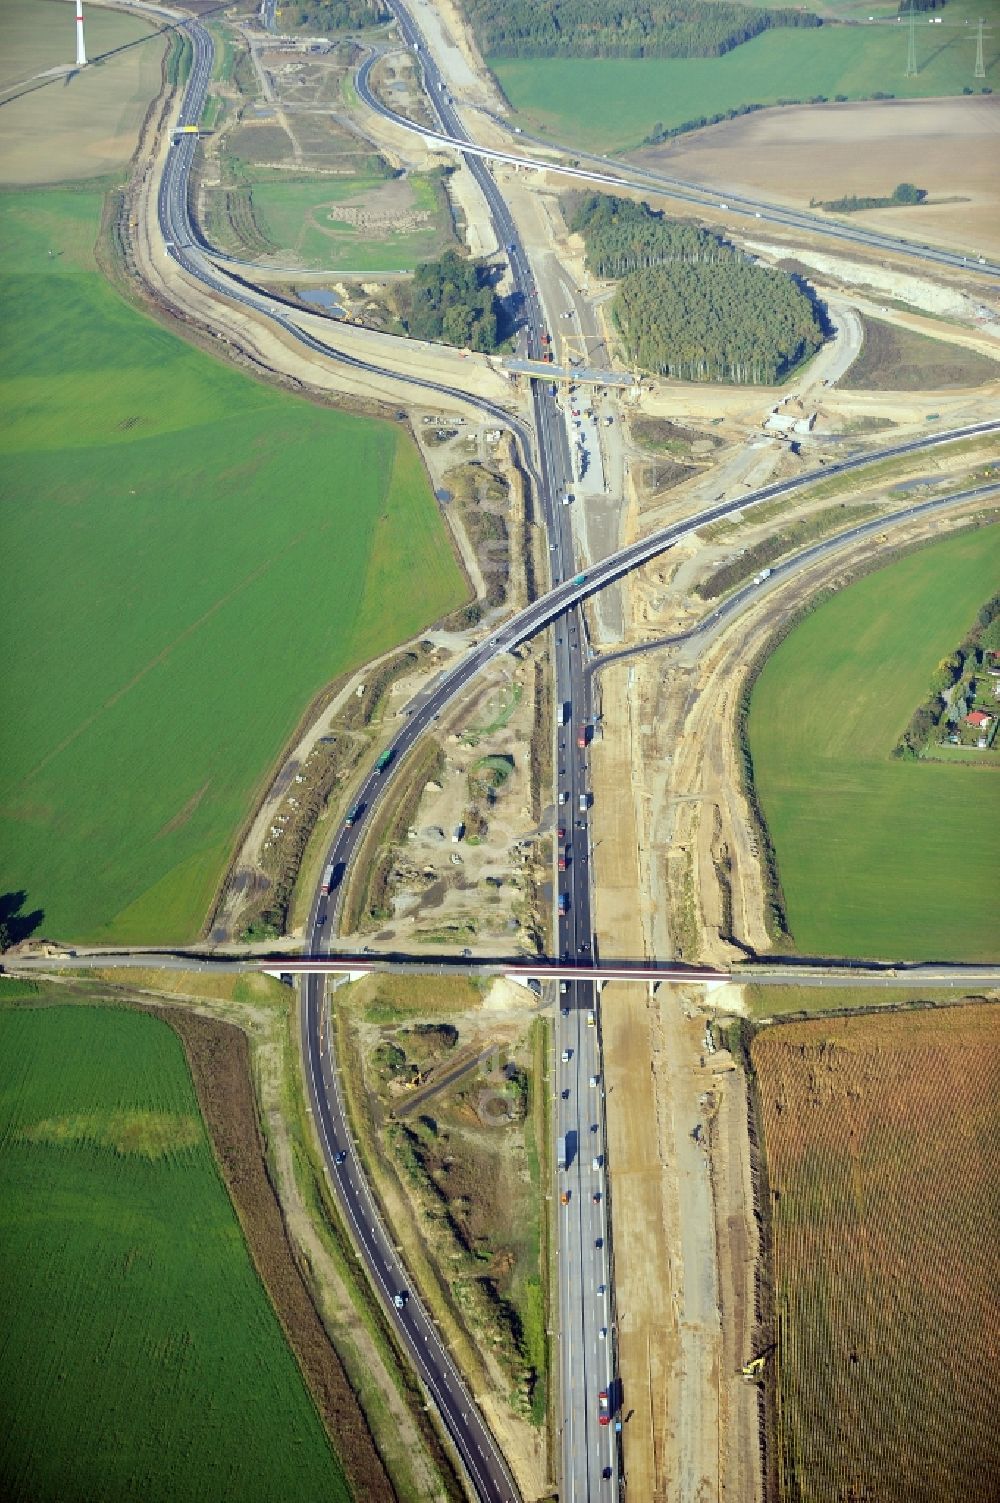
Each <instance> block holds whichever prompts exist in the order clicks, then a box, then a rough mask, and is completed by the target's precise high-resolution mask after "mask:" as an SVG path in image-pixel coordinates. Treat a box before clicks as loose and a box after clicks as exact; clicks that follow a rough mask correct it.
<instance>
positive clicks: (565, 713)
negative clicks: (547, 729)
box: [556, 699, 569, 725]
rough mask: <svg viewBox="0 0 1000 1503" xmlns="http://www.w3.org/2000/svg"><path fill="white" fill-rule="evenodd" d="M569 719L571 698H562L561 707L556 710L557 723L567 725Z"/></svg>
mask: <svg viewBox="0 0 1000 1503" xmlns="http://www.w3.org/2000/svg"><path fill="white" fill-rule="evenodd" d="M568 719H569V700H568V699H561V700H560V701H559V708H558V709H557V710H556V724H557V725H565V724H566V722H567V720H568Z"/></svg>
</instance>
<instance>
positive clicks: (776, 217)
mask: <svg viewBox="0 0 1000 1503" xmlns="http://www.w3.org/2000/svg"><path fill="white" fill-rule="evenodd" d="M390 3H391V0H390ZM392 8H393V9H394V10H395V9H396V5H395V4H392ZM402 29H403V31H404V34H406V32H407V28H406V27H405V26H404V27H403V28H402ZM407 40H408V41H410V42H411V45H412V40H411V37H410V36H409V35H407ZM375 60H376V59H375V58H368V59H366V61H365V62H364V63H363V64H362V66H361V68H360V70H359V72H358V76H357V78H358V93H359V95H360V96H361V98H362V99H363V100H364V101H365V103H366V104H368V105H369V106H370V107H371V108H372V109H375V110H377V111H378V112H379V114H381V115H384V116H385V117H386V119H388V120H393V121H395V123H396V124H397V125H402V126H405V127H406V128H408V129H409V130H415V131H417V133H418V134H419V135H420V136H422V137H423V139H424V140H425V141H426V142H427V144H428V145H429V146H452V147H455V148H456V149H457V150H459V151H461V152H462V153H463V155H465V156H466V158H467V159H468V158H469V157H470V154H471V155H474V156H478V157H480V158H482V159H483V160H486V161H492V162H504V163H506V164H508V165H509V166H512V167H518V168H523V169H528V170H529V171H532V170H533V171H536V172H552V173H556V174H558V175H559V176H561V177H568V178H572V179H574V180H575V181H577V182H582V183H587V184H589V185H591V186H593V187H596V188H604V189H621V188H631V189H635V188H643V189H645V190H646V191H647V192H649V193H655V194H657V195H659V196H660V197H662V198H671V199H679V200H680V201H681V202H683V203H693V204H696V205H698V206H699V207H700V208H706V209H721V210H723V211H726V212H729V213H733V214H739V215H742V216H744V217H748V218H752V219H757V220H760V221H761V222H762V223H765V224H778V225H782V226H784V227H785V228H787V229H795V230H800V231H803V232H804V233H806V234H809V235H822V236H824V237H825V238H828V239H832V240H843V241H847V242H849V243H852V244H854V245H861V246H866V247H868V248H870V249H873V250H880V251H885V252H886V253H888V254H891V255H895V256H912V257H915V258H916V259H917V260H920V261H932V262H934V263H935V264H937V265H940V266H950V267H953V268H955V269H956V270H959V271H967V272H973V273H976V274H977V275H980V276H986V277H1000V266H998V265H997V264H996V263H995V262H993V261H988V260H987V259H986V257H985V256H979V255H977V254H976V253H975V252H973V251H971V250H970V251H969V252H968V253H967V254H966V255H964V256H963V255H961V254H959V253H957V252H955V251H948V250H943V249H941V248H940V247H937V246H933V245H920V244H918V243H917V242H916V241H912V240H900V239H897V238H896V237H895V236H893V235H885V234H880V233H879V232H878V231H877V230H868V229H864V228H861V227H859V226H854V225H848V224H844V223H842V222H840V221H837V220H830V219H821V218H820V217H819V216H818V215H815V214H809V213H806V212H805V211H803V210H799V209H788V208H784V207H783V206H781V205H779V204H772V203H768V202H767V200H766V199H761V198H753V197H751V196H750V195H749V194H745V193H730V192H729V191H728V190H726V193H725V197H724V198H723V197H722V196H721V194H720V192H719V190H717V189H709V188H705V187H702V186H701V185H700V184H698V183H694V182H690V181H688V180H687V179H685V178H679V177H671V176H669V175H668V174H667V173H662V172H653V171H651V170H650V169H648V168H644V167H635V166H631V165H628V164H622V166H621V169H620V171H619V172H618V173H612V172H611V171H609V170H608V168H607V167H605V168H603V170H602V171H600V172H598V171H596V170H594V169H590V168H586V167H578V166H577V167H570V166H567V165H564V164H562V163H560V162H558V161H554V160H552V159H551V158H549V157H531V156H526V155H524V154H523V153H518V152H511V151H501V150H499V149H498V148H496V147H490V146H475V145H471V144H470V142H469V139H468V137H467V135H466V133H465V131H464V128H463V127H462V125H461V122H460V121H459V120H458V117H457V115H456V114H455V112H454V110H453V109H452V110H451V111H450V113H451V116H452V120H451V121H448V120H446V122H445V124H446V127H448V126H450V127H451V128H450V129H449V128H446V129H445V130H444V131H434V130H429V129H428V128H427V127H426V126H422V125H417V124H415V123H414V121H412V120H408V119H407V118H406V116H405V115H400V114H397V113H396V111H395V110H391V109H389V108H387V106H386V105H384V104H382V103H381V102H380V101H379V100H378V99H377V98H376V97H375V95H374V94H373V93H372V92H371V89H370V87H369V85H368V73H369V71H370V69H371V67H372V65H373V63H374V61H375ZM426 67H427V59H426V57H425V71H426ZM435 81H436V83H437V85H438V86H439V87H440V79H436V80H435ZM492 118H494V119H495V120H496V121H497V124H499V125H502V126H503V128H504V129H505V130H509V129H510V126H509V124H508V122H507V121H505V120H501V119H500V118H499V117H498V116H493V117H492ZM456 124H457V129H456V128H455V126H456ZM552 149H553V150H556V151H564V152H570V151H572V155H573V158H574V160H575V161H581V160H587V161H591V162H602V163H603V162H605V161H606V160H607V158H603V157H597V156H594V155H593V154H591V153H587V152H580V151H577V150H576V148H575V147H573V148H571V147H568V146H553V147H552Z"/></svg>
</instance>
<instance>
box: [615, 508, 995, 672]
mask: <svg viewBox="0 0 1000 1503" xmlns="http://www.w3.org/2000/svg"><path fill="white" fill-rule="evenodd" d="M998 491H1000V485H998V484H995V483H991V484H989V485H979V486H976V487H975V489H974V490H968V491H956V492H953V493H952V494H950V495H947V496H936V497H934V498H933V499H932V500H930V501H922V502H921V503H920V504H919V505H918V506H908V507H907V508H906V509H905V511H896V512H892V513H891V514H890V515H889V516H881V517H876V518H875V519H874V521H871V522H862V523H861V524H859V526H857V527H851V528H849V529H848V531H847V532H838V533H837V534H836V535H835V536H834V537H832V538H826V539H825V540H824V541H823V542H821V543H814V544H812V546H811V547H809V548H805V549H803V551H802V552H801V553H796V554H794V555H793V556H792V557H791V558H786V559H783V560H782V562H781V563H777V564H774V565H773V566H772V568H771V569H770V571H769V573H768V577H767V579H765V580H761V581H760V582H759V583H758V582H757V581H756V580H754V581H753V582H752V583H751V584H747V585H744V586H743V587H742V588H741V589H739V590H737V591H736V592H735V593H734V594H732V595H730V596H728V597H727V598H726V599H725V600H724V601H723V602H722V604H721V605H720V606H718V607H717V608H716V609H715V610H714V611H712V613H711V615H708V616H705V617H704V618H703V619H702V620H701V621H699V622H698V624H697V626H692V627H690V628H689V630H688V631H682V632H678V633H677V634H676V635H675V636H672V637H655V638H653V640H652V641H649V642H638V643H636V644H635V645H633V646H632V647H619V648H617V649H615V650H614V651H613V652H604V653H601V655H600V656H599V657H593V658H591V660H590V662H589V663H588V664H587V673H588V674H593V673H597V672H599V671H600V669H602V668H606V667H607V666H608V665H609V663H618V662H620V661H621V660H622V658H634V657H638V656H639V655H640V654H641V653H644V652H657V651H659V650H661V649H663V648H666V647H679V646H680V645H681V644H682V643H684V642H691V641H694V639H695V638H696V637H700V636H702V635H704V634H705V633H708V632H710V631H713V630H714V629H715V628H716V627H717V626H719V625H721V623H722V622H723V621H725V620H727V619H728V618H729V617H730V616H735V615H738V614H739V613H740V611H741V610H743V609H744V607H745V606H747V605H749V603H750V601H751V600H753V599H755V598H757V597H758V596H759V595H760V593H761V591H762V590H764V589H768V590H769V589H770V588H771V587H772V585H774V584H776V583H784V582H785V581H786V580H787V579H788V577H789V575H791V574H796V573H798V571H799V570H800V569H804V568H805V567H806V566H807V565H808V564H812V563H815V561H816V560H817V559H818V558H825V557H826V555H827V554H829V553H833V552H835V551H836V550H838V549H840V548H843V547H845V546H846V545H847V544H848V543H855V542H858V541H859V540H860V539H861V538H865V537H871V536H872V535H873V534H877V533H882V532H886V531H887V530H888V529H889V528H890V527H898V526H899V525H900V523H901V522H908V521H911V520H912V519H913V518H914V517H919V516H923V515H924V514H925V513H927V512H933V511H942V510H946V509H948V508H950V507H953V506H965V505H967V503H968V502H970V501H985V500H986V499H987V498H988V497H990V496H995V495H996V494H997V492H998Z"/></svg>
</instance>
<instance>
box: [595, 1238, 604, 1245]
mask: <svg viewBox="0 0 1000 1503" xmlns="http://www.w3.org/2000/svg"><path fill="white" fill-rule="evenodd" d="M594 1246H595V1247H603V1246H604V1238H603V1237H596V1238H595V1239H594Z"/></svg>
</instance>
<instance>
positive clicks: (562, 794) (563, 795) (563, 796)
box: [559, 788, 569, 804]
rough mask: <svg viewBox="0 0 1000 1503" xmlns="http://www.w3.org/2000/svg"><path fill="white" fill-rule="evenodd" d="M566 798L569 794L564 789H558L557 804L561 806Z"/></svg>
mask: <svg viewBox="0 0 1000 1503" xmlns="http://www.w3.org/2000/svg"><path fill="white" fill-rule="evenodd" d="M568 798H569V794H568V793H567V792H566V790H565V788H560V790H559V802H560V803H561V804H564V803H565V802H566V800H567V799H568Z"/></svg>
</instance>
